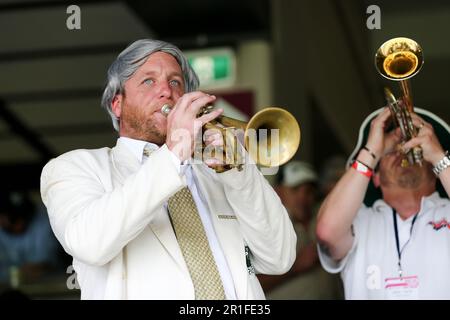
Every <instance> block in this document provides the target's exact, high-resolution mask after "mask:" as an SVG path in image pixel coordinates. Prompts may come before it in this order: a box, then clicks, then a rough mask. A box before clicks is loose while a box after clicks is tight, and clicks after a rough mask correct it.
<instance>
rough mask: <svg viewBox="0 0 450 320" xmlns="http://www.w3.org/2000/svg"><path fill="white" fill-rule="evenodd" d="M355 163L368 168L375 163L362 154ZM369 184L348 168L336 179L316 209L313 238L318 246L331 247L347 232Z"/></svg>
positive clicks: (367, 179) (356, 172)
mask: <svg viewBox="0 0 450 320" xmlns="http://www.w3.org/2000/svg"><path fill="white" fill-rule="evenodd" d="M357 160H360V161H361V162H363V163H365V164H367V165H368V166H370V167H371V168H373V167H374V166H375V165H376V161H375V160H374V159H373V158H372V157H371V156H370V155H369V154H368V153H366V152H360V153H359V155H358V156H357ZM369 182H370V178H368V177H366V176H365V175H363V174H361V173H360V172H358V171H356V170H355V169H353V168H349V169H348V170H347V172H346V173H345V174H344V175H343V177H342V178H341V179H340V180H339V182H338V183H337V185H336V186H335V187H334V189H333V190H332V191H331V193H330V194H329V195H328V196H327V198H326V199H325V201H324V202H323V204H322V206H321V207H320V209H319V214H318V222H317V236H318V238H319V241H320V242H321V243H322V244H324V245H326V246H328V247H332V246H333V245H337V244H339V243H340V241H341V240H342V239H343V238H344V237H346V236H347V235H348V234H349V233H350V230H351V225H352V223H353V220H354V219H355V217H356V214H357V212H358V210H359V209H360V208H361V205H362V202H363V200H364V196H365V194H366V191H367V187H368V185H369ZM330 249H332V248H330Z"/></svg>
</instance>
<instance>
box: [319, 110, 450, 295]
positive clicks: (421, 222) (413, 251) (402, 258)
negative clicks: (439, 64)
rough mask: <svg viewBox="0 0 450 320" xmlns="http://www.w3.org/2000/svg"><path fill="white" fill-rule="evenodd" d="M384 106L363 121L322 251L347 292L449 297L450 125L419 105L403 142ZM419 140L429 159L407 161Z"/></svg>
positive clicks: (328, 210)
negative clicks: (413, 133)
mask: <svg viewBox="0 0 450 320" xmlns="http://www.w3.org/2000/svg"><path fill="white" fill-rule="evenodd" d="M390 116H391V115H390V111H389V109H388V108H382V109H379V110H377V111H375V112H373V113H372V114H371V115H369V116H368V117H367V118H366V120H365V121H364V122H363V124H362V126H361V129H360V133H359V138H358V143H357V146H356V148H355V150H354V152H353V153H352V155H351V156H350V159H349V161H348V165H347V167H348V170H347V171H346V173H345V174H344V175H343V177H342V178H341V179H340V180H339V182H338V183H337V185H336V186H335V187H334V189H333V190H332V191H331V193H330V194H329V195H328V196H327V198H326V199H325V201H324V202H323V204H322V206H321V208H320V210H319V216H318V222H317V228H316V233H317V237H318V240H319V245H318V247H319V258H320V261H321V263H322V265H323V267H324V268H325V269H326V270H327V271H329V272H331V273H339V272H340V273H341V277H342V280H343V283H344V289H345V297H346V299H450V276H449V273H448V270H450V255H449V252H450V200H449V199H448V194H450V169H449V167H450V156H449V155H448V151H447V150H449V148H450V128H449V126H448V125H447V124H446V123H445V122H444V121H443V120H442V119H440V118H439V117H437V116H436V115H435V114H433V113H431V112H429V111H427V110H423V109H419V108H415V113H413V114H412V115H411V116H412V120H413V124H414V126H415V127H417V129H418V134H417V137H415V138H412V139H411V140H409V141H407V142H406V143H402V138H401V132H400V129H398V128H397V129H391V130H389V122H390ZM414 147H420V148H421V149H422V154H423V163H422V165H418V164H414V165H409V166H404V165H402V160H403V159H404V158H405V152H407V151H408V150H410V149H412V148H414Z"/></svg>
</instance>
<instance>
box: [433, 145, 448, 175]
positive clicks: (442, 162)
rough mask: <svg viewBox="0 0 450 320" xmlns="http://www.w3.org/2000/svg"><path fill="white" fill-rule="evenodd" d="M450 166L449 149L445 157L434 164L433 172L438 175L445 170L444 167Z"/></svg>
mask: <svg viewBox="0 0 450 320" xmlns="http://www.w3.org/2000/svg"><path fill="white" fill-rule="evenodd" d="M448 167H450V156H449V155H448V151H445V155H444V157H443V158H442V159H441V160H439V162H438V163H437V164H436V165H435V166H434V168H433V172H434V174H435V175H436V177H437V176H439V174H440V173H441V172H442V171H444V169H446V168H448Z"/></svg>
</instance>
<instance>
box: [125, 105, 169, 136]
mask: <svg viewBox="0 0 450 320" xmlns="http://www.w3.org/2000/svg"><path fill="white" fill-rule="evenodd" d="M120 120H121V121H123V122H124V124H125V123H126V126H127V130H128V131H129V133H130V135H132V137H130V138H134V139H139V140H143V141H149V142H152V143H155V144H157V145H162V144H164V143H165V141H166V133H165V132H163V131H162V130H161V128H158V126H157V125H156V123H157V122H156V120H155V119H154V116H153V115H149V116H147V117H146V115H145V113H144V112H140V110H137V109H135V108H133V107H130V106H129V105H127V106H124V108H123V109H122V115H121V119H120Z"/></svg>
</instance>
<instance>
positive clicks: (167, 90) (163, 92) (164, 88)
mask: <svg viewBox="0 0 450 320" xmlns="http://www.w3.org/2000/svg"><path fill="white" fill-rule="evenodd" d="M171 95H172V88H171V87H170V85H169V83H167V82H161V83H160V85H159V97H160V98H169V97H170V96H171Z"/></svg>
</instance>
